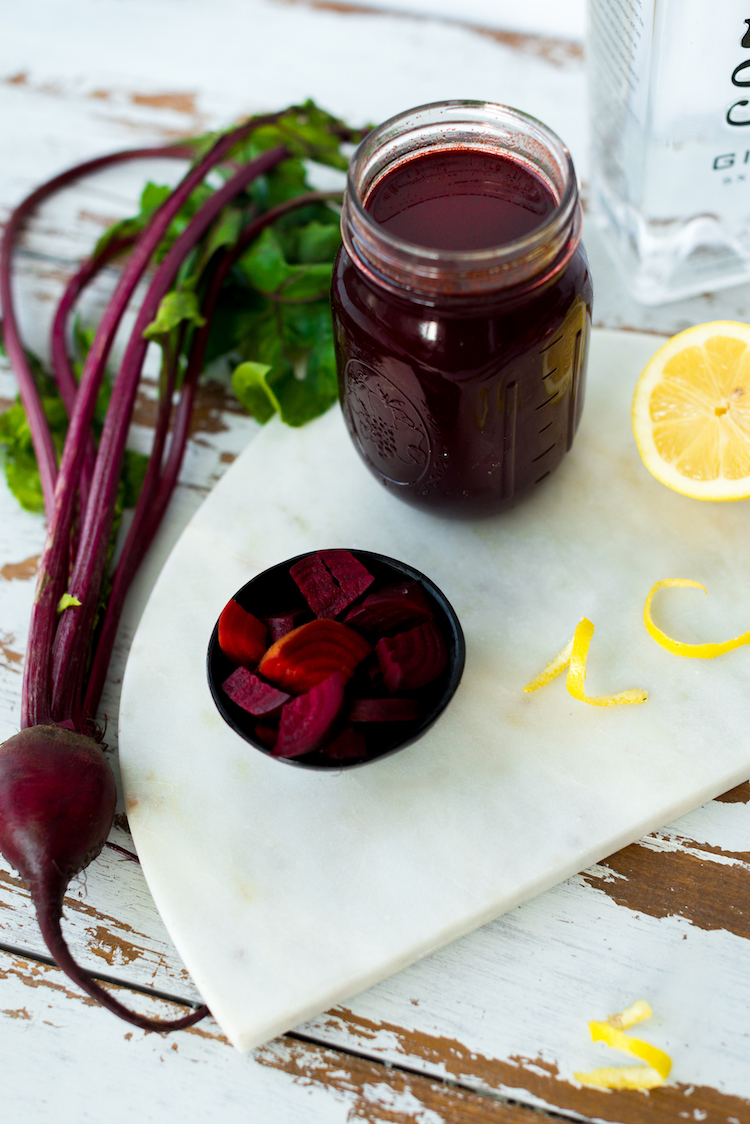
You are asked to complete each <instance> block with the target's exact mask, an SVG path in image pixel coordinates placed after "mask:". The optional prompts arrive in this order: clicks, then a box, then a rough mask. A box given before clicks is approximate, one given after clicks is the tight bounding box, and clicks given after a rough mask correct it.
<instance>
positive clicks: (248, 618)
mask: <svg viewBox="0 0 750 1124" xmlns="http://www.w3.org/2000/svg"><path fill="white" fill-rule="evenodd" d="M267 631H268V630H267V629H266V626H265V624H264V623H263V621H259V620H258V618H257V617H254V616H253V614H252V613H248V612H247V610H246V609H243V608H242V606H241V605H240V604H239V603H238V602H237V601H227V603H226V605H225V606H224V608H223V610H222V613H221V616H220V617H219V647H220V648H221V650H222V652H223V653H224V655H225V656H228V657H229V659H230V660H231V661H232V663H237V664H240V666H242V667H255V666H256V665H257V664H258V663H259V662H260V660H261V657H262V655H263V653H264V652H265V650H266V633H267Z"/></svg>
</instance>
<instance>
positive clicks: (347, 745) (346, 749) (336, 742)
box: [321, 726, 367, 761]
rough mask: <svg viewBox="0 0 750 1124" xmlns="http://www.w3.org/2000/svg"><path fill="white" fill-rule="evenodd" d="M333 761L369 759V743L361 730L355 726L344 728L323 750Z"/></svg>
mask: <svg viewBox="0 0 750 1124" xmlns="http://www.w3.org/2000/svg"><path fill="white" fill-rule="evenodd" d="M321 752H322V753H324V754H325V756H326V757H330V759H331V760H332V761H351V760H354V758H356V757H361V758H364V757H367V741H366V740H365V735H364V734H363V733H362V731H361V730H355V729H354V727H353V726H344V729H343V730H342V731H341V733H340V734H337V735H336V737H335V738H333V739H332V740H331V741H330V742H329V743H328V745H326V746H324V747H323V749H322V750H321Z"/></svg>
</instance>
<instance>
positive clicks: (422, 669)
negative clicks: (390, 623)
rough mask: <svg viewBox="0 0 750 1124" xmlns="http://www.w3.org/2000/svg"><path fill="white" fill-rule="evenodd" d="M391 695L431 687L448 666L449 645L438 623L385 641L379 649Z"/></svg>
mask: <svg viewBox="0 0 750 1124" xmlns="http://www.w3.org/2000/svg"><path fill="white" fill-rule="evenodd" d="M375 651H376V653H377V657H378V662H379V663H380V670H381V671H382V672H383V679H384V680H385V685H386V687H387V688H388V690H389V691H413V690H415V689H416V688H417V687H424V685H425V684H426V683H431V682H432V680H433V679H435V678H436V677H437V676H438V675H439V674H440V672H441V671H443V670H444V668H445V667H446V665H447V663H448V652H447V649H446V647H445V641H444V640H443V637H442V635H441V633H440V630H439V629H438V627H437V625H436V624H435V622H434V621H425V623H424V624H418V625H417V626H416V627H415V628H410V629H409V631H408V632H399V634H398V635H397V636H391V637H387V636H385V637H383V639H382V640H378V642H377V644H376V645H375Z"/></svg>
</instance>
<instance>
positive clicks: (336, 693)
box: [273, 671, 344, 757]
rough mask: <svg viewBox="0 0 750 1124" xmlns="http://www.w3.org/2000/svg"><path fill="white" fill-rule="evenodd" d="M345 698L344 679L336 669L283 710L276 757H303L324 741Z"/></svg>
mask: <svg viewBox="0 0 750 1124" xmlns="http://www.w3.org/2000/svg"><path fill="white" fill-rule="evenodd" d="M343 702H344V681H343V678H342V676H341V674H340V673H339V672H338V671H337V672H335V673H334V674H333V675H329V676H328V678H327V679H324V680H323V681H322V682H321V683H319V684H318V685H317V686H316V687H313V688H312V689H311V690H309V691H308V692H307V693H306V694H304V695H298V696H297V698H296V699H292V700H291V702H288V703H287V704H286V705H285V707H284V709H283V710H282V712H281V720H280V722H279V736H278V739H277V741H276V745H275V746H274V747H273V753H274V756H275V757H301V756H302V754H303V753H310V752H312V750H314V749H317V747H318V746H319V745H320V744H321V742H323V741H325V739H326V738H327V736H328V734H329V733H330V731H331V727H332V726H333V724H334V722H335V721H336V719H337V718H338V715H339V711H340V710H341V707H342V705H343Z"/></svg>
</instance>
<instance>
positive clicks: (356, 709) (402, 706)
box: [349, 698, 419, 722]
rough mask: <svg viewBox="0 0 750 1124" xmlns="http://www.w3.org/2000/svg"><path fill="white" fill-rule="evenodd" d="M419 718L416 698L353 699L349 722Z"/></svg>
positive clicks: (411, 720)
mask: <svg viewBox="0 0 750 1124" xmlns="http://www.w3.org/2000/svg"><path fill="white" fill-rule="evenodd" d="M415 718H419V703H418V702H417V700H416V699H394V698H391V699H354V700H353V702H352V708H351V710H350V711H349V721H350V722H413V721H414V719H415Z"/></svg>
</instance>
